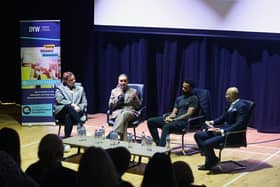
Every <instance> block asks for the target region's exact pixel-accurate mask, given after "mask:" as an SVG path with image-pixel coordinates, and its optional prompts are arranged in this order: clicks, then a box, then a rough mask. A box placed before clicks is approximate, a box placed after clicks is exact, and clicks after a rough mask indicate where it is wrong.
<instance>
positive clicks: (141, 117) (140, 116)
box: [137, 106, 147, 121]
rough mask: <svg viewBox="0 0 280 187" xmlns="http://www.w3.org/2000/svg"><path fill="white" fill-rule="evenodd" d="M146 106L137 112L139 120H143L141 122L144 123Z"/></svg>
mask: <svg viewBox="0 0 280 187" xmlns="http://www.w3.org/2000/svg"><path fill="white" fill-rule="evenodd" d="M146 109H147V107H146V106H143V107H141V108H140V110H138V111H137V113H138V115H139V119H141V121H144V118H145V114H146Z"/></svg>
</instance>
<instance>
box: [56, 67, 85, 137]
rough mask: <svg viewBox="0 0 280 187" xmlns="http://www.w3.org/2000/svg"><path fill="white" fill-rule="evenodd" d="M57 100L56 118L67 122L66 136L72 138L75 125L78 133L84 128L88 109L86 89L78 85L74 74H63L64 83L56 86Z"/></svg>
mask: <svg viewBox="0 0 280 187" xmlns="http://www.w3.org/2000/svg"><path fill="white" fill-rule="evenodd" d="M55 99H56V104H55V115H56V118H58V119H62V120H63V121H64V122H65V127H64V136H65V137H70V136H71V132H72V129H73V125H74V124H77V126H78V127H77V128H78V132H79V131H80V130H81V128H82V127H83V122H84V121H85V118H86V108H87V98H86V94H85V90H84V87H83V86H82V85H81V84H80V83H76V78H75V75H74V74H73V73H72V72H64V73H63V76H62V83H61V84H59V85H57V86H56V90H55ZM83 128H84V127H83Z"/></svg>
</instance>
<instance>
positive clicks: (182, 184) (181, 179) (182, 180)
mask: <svg viewBox="0 0 280 187" xmlns="http://www.w3.org/2000/svg"><path fill="white" fill-rule="evenodd" d="M172 165H173V170H174V174H175V179H176V184H177V187H198V186H199V187H206V186H205V185H195V184H193V183H194V176H193V172H192V169H191V167H190V166H189V164H188V163H186V162H184V161H176V162H174V163H173V164H172Z"/></svg>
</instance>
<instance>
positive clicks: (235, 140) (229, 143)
mask: <svg viewBox="0 0 280 187" xmlns="http://www.w3.org/2000/svg"><path fill="white" fill-rule="evenodd" d="M241 134H244V137H243V136H241ZM235 136H236V137H235ZM223 146H224V147H241V146H247V141H246V129H244V130H239V131H231V132H226V133H225V141H224V145H223Z"/></svg>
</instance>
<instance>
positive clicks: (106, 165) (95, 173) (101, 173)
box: [78, 147, 117, 187]
mask: <svg viewBox="0 0 280 187" xmlns="http://www.w3.org/2000/svg"><path fill="white" fill-rule="evenodd" d="M78 185H79V186H80V187H86V186H99V187H108V186H110V187H115V186H117V173H116V169H115V167H114V164H113V161H112V160H111V158H110V156H109V155H108V153H107V152H106V151H104V150H103V149H102V148H100V147H89V148H88V149H87V150H86V151H85V153H84V154H83V155H82V157H81V160H80V163H79V169H78Z"/></svg>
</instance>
